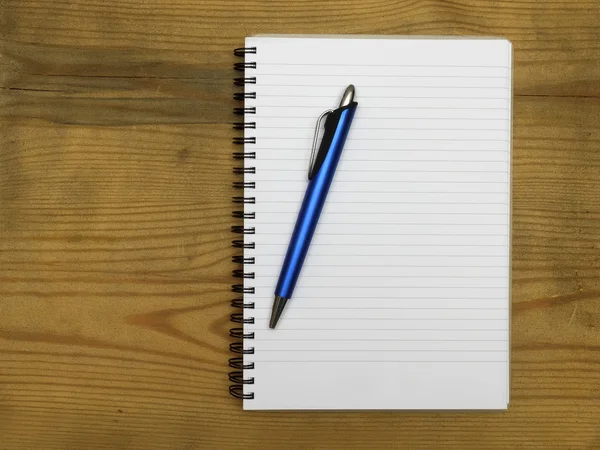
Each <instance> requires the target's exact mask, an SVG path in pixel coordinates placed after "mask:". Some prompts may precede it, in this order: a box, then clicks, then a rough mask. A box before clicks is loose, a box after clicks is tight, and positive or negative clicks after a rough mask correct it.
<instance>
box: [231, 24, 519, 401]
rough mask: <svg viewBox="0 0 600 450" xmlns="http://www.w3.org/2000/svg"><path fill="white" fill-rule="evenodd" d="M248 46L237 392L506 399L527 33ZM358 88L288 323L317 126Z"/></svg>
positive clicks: (238, 243) (309, 397) (279, 397)
mask: <svg viewBox="0 0 600 450" xmlns="http://www.w3.org/2000/svg"><path fill="white" fill-rule="evenodd" d="M235 53H236V55H237V56H239V57H243V58H244V59H243V60H240V62H238V63H236V66H235V68H236V69H237V70H239V71H243V72H244V73H240V74H239V77H238V78H236V80H235V84H236V85H238V86H243V88H240V92H238V93H236V94H235V98H236V99H237V100H240V101H243V103H241V104H240V105H239V107H237V108H236V109H235V113H236V114H238V115H239V118H240V121H239V123H237V124H236V128H238V129H243V130H244V131H243V136H242V132H240V134H239V135H238V136H237V137H236V138H235V139H234V142H235V143H237V144H242V145H243V147H240V150H239V151H236V153H235V154H234V157H235V158H236V159H238V160H239V162H240V163H242V162H243V165H242V164H240V166H239V167H236V168H235V169H234V171H235V172H236V173H238V174H240V175H243V181H242V180H240V181H239V182H236V183H235V187H237V188H240V189H243V191H238V194H237V195H236V196H235V197H234V203H235V205H234V206H238V207H237V208H234V209H235V211H234V217H238V218H240V219H243V225H242V224H241V222H240V224H239V225H236V226H235V227H233V231H234V232H235V233H240V236H239V237H238V238H236V239H235V240H234V241H233V245H234V247H236V248H239V249H240V255H239V256H237V257H236V258H235V260H236V261H238V262H239V263H241V264H243V266H242V267H241V268H239V269H237V270H235V271H234V276H235V277H237V278H239V279H240V280H239V281H238V283H237V284H235V285H234V286H233V290H234V292H237V293H239V295H238V296H237V298H236V299H235V300H234V301H233V306H234V308H238V309H237V311H234V314H233V315H232V320H233V321H234V322H237V323H238V325H235V328H233V329H232V330H231V334H232V336H233V337H234V338H238V340H237V341H236V342H233V343H232V344H231V350H232V351H233V352H234V353H236V355H233V358H232V359H231V360H230V366H231V367H233V368H234V369H235V371H233V372H232V373H231V374H230V379H231V380H232V382H233V383H234V384H233V385H232V386H231V388H230V392H231V393H232V395H234V396H236V397H240V398H243V399H244V400H243V407H244V409H252V410H253V409H267V410H268V409H417V410H425V409H436V410H438V409H453V410H459V409H497V410H502V409H506V408H507V407H508V403H509V354H510V352H509V349H510V342H509V336H510V335H509V324H510V321H509V318H510V200H511V197H510V192H511V91H512V87H511V66H512V47H511V44H510V42H508V41H507V40H504V39H488V38H483V39H477V38H434V37H428V38H426V37H423V38H414V37H378V36H365V37H357V36H354V37H352V36H256V37H250V38H247V39H246V44H245V47H244V48H240V49H238V50H236V52H235ZM349 84H353V85H354V86H355V88H356V97H355V100H356V101H357V102H358V108H357V111H356V116H355V119H354V122H353V124H352V128H351V130H350V134H349V136H348V140H347V142H346V146H345V148H344V152H343V154H342V157H341V161H340V163H339V166H338V170H337V172H336V175H335V178H334V181H333V184H332V187H331V190H330V192H329V196H328V198H327V203H326V205H325V208H324V210H323V213H322V215H321V219H320V222H319V225H318V227H317V231H316V234H315V237H314V239H313V242H312V245H311V248H310V251H309V253H308V256H307V258H306V261H305V263H304V267H303V270H302V273H301V276H300V279H299V282H298V285H297V287H296V291H295V293H294V297H293V298H292V300H290V302H288V306H287V307H286V310H285V312H284V314H283V316H282V318H281V321H280V323H279V325H278V327H277V328H276V329H275V330H271V329H269V327H268V320H269V315H270V311H271V307H272V303H273V293H274V288H275V285H276V282H277V277H278V274H279V271H280V268H281V264H282V261H283V258H284V255H285V252H286V248H287V245H288V242H289V238H290V235H291V233H292V230H293V227H294V223H295V220H296V215H297V213H298V209H299V207H300V204H301V201H302V198H303V195H304V191H305V189H306V185H307V170H308V165H309V157H310V150H311V145H312V138H313V133H314V130H315V123H316V120H317V118H318V117H319V115H320V114H321V113H322V112H323V111H325V110H327V109H329V108H335V107H336V106H337V104H338V103H339V100H340V95H341V94H342V92H343V90H344V88H345V87H346V86H347V85H349ZM242 89H243V91H242ZM242 119H243V120H242ZM242 149H243V150H242ZM242 192H243V193H242Z"/></svg>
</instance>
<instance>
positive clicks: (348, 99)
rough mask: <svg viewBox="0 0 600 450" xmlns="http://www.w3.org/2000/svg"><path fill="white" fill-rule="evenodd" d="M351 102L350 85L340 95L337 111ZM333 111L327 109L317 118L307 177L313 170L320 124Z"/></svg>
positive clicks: (351, 86) (352, 88)
mask: <svg viewBox="0 0 600 450" xmlns="http://www.w3.org/2000/svg"><path fill="white" fill-rule="evenodd" d="M353 101H354V86H353V85H352V84H351V85H349V86H348V87H347V88H346V90H345V91H344V94H343V95H342V100H341V101H340V105H339V106H338V109H339V108H343V107H344V106H348V105H349V104H350V103H352V102H353ZM334 111H335V110H334V109H328V110H327V111H325V112H324V113H323V114H321V115H320V116H319V118H318V119H317V126H316V127H315V137H314V138H313V144H312V150H311V152H310V160H309V163H308V176H309V177H310V174H311V172H312V170H313V166H314V165H315V159H316V158H317V140H318V139H319V129H320V127H321V122H322V121H323V119H324V118H325V117H327V116H328V115H329V114H331V113H332V112H334Z"/></svg>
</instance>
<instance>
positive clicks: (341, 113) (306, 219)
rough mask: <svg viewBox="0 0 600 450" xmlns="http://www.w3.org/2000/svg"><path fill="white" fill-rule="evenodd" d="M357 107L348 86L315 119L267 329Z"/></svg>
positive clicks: (293, 274) (298, 264) (287, 290)
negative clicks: (300, 196)
mask: <svg viewBox="0 0 600 450" xmlns="http://www.w3.org/2000/svg"><path fill="white" fill-rule="evenodd" d="M357 106H358V103H356V102H355V101H354V86H352V85H350V86H348V87H347V88H346V91H345V92H344V95H343V96H342V100H341V102H340V106H339V107H338V108H337V109H334V110H327V111H325V112H324V113H323V114H321V116H320V117H319V119H318V120H317V127H316V130H315V137H314V140H313V147H312V153H311V157H310V166H309V169H308V180H309V182H308V187H307V188H306V193H305V194H304V200H303V201H302V206H301V207H300V212H299V213H298V219H296V226H295V227H294V232H293V233H292V237H291V239H290V244H289V246H288V250H287V253H286V255H285V259H284V262H283V266H282V268H281V273H280V274H279V280H278V282H277V287H276V288H275V300H274V302H273V311H272V312H271V321H270V322H269V327H270V328H275V326H276V325H277V322H278V321H279V318H280V317H281V313H282V312H283V309H284V308H285V305H286V303H287V301H288V300H289V299H290V298H291V297H292V293H293V292H294V287H295V286H296V282H297V281H298V277H299V275H300V270H301V269H302V264H303V263H304V259H305V257H306V254H307V252H308V248H309V246H310V241H311V240H312V237H313V235H314V233H315V229H316V228H317V223H318V222H319V216H320V215H321V210H322V209H323V205H324V204H325V199H326V198H327V193H328V192H329V187H330V186H331V182H332V181H333V176H334V174H335V169H336V167H337V164H338V161H339V160H340V156H341V155H342V149H343V148H344V142H346V137H347V136H348V131H350V124H351V123H352V119H353V118H354V112H355V111H356V107H357ZM323 119H325V125H324V133H323V138H322V140H321V145H320V147H319V151H318V152H316V144H317V138H318V135H319V125H320V123H321V121H322V120H323Z"/></svg>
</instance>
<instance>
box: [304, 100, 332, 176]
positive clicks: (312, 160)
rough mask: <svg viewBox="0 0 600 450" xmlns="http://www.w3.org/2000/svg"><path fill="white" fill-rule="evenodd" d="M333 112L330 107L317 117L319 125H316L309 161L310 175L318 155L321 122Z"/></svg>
mask: <svg viewBox="0 0 600 450" xmlns="http://www.w3.org/2000/svg"><path fill="white" fill-rule="evenodd" d="M332 112H333V109H328V110H327V111H325V112H324V113H323V114H321V115H320V116H319V118H318V119H317V126H316V127H315V137H314V138H313V144H312V150H311V152H310V160H309V163H308V174H309V175H310V173H311V172H312V169H313V166H314V165H315V158H316V157H317V140H318V139H319V129H320V128H321V122H322V121H323V119H324V118H325V117H326V116H327V115H329V114H331V113H332Z"/></svg>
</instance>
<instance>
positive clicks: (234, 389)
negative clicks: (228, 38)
mask: <svg viewBox="0 0 600 450" xmlns="http://www.w3.org/2000/svg"><path fill="white" fill-rule="evenodd" d="M233 54H234V55H235V56H240V57H245V56H246V55H249V54H256V47H244V48H237V49H235V51H234V52H233ZM233 68H234V69H235V70H237V71H238V72H243V74H244V76H243V77H236V78H234V79H233V84H234V85H236V86H245V85H247V84H256V77H249V76H247V75H248V74H247V71H248V70H252V69H256V63H255V62H248V61H245V62H236V63H235V64H234V65H233ZM233 98H234V100H237V101H240V102H244V101H245V100H248V99H255V98H256V92H245V91H244V92H237V93H235V94H233ZM233 113H234V114H235V115H236V116H245V115H247V114H256V108H254V107H245V105H244V106H242V107H236V108H233ZM233 129H234V130H243V131H244V132H246V130H253V129H256V122H246V121H245V120H244V121H242V122H235V123H234V124H233ZM233 143H234V145H242V146H245V145H246V144H256V138H255V137H249V136H246V135H244V136H243V137H234V138H233ZM233 159H235V160H242V161H244V164H243V166H242V167H234V168H233V173H234V174H236V175H242V176H245V175H246V174H254V173H256V168H255V167H248V165H247V163H246V160H251V159H256V153H255V152H248V151H246V148H245V147H243V150H242V151H241V152H234V153H233ZM233 188H234V189H236V190H238V189H240V190H243V191H244V192H246V190H247V189H254V188H256V183H255V182H254V181H245V180H244V181H234V182H233ZM232 200H233V204H234V205H243V206H242V208H244V209H245V205H253V204H255V203H256V198H255V197H246V196H245V195H243V194H242V195H241V196H240V195H236V196H234V197H233V198H232ZM232 216H233V218H235V219H242V220H246V219H250V220H251V219H254V218H255V217H256V213H254V212H247V211H245V210H237V211H233V213H232ZM231 232H232V233H235V234H241V235H246V234H254V233H255V232H256V229H255V228H254V227H246V226H245V225H234V226H232V227H231ZM231 245H232V246H233V248H236V249H242V252H243V251H244V250H245V249H254V248H256V244H255V243H254V242H247V241H246V240H244V239H235V240H233V241H232V242H231ZM232 260H233V262H234V263H236V264H240V265H241V266H242V268H241V269H235V270H233V274H232V275H233V277H234V278H240V279H242V280H248V279H254V276H255V274H254V272H246V271H245V267H246V265H249V264H254V258H253V257H247V256H245V255H244V254H242V255H236V256H234V257H233V258H232ZM231 291H232V292H234V293H236V294H242V297H239V298H234V299H233V300H232V301H231V306H232V307H233V308H236V309H239V310H242V312H236V313H233V314H231V321H232V322H233V323H236V324H240V325H241V326H240V327H235V328H232V329H231V330H229V335H230V336H231V337H232V338H234V339H237V341H235V342H232V343H231V344H230V345H229V350H230V351H231V352H232V353H235V354H237V355H240V356H235V357H233V358H231V359H230V360H229V367H231V368H233V369H236V370H235V371H234V372H230V373H229V381H231V382H232V383H234V384H232V385H231V386H229V393H230V394H231V395H233V396H234V397H236V398H242V399H253V398H254V393H253V392H246V393H244V385H245V384H254V377H248V378H244V371H245V370H251V369H254V363H252V362H250V363H249V362H247V361H246V362H244V355H252V354H254V347H245V346H244V340H245V339H254V333H253V332H250V333H248V332H244V328H243V326H244V324H253V323H254V317H248V315H247V314H246V316H244V313H243V310H244V309H254V302H246V303H245V302H244V298H243V295H244V294H254V288H253V287H248V286H247V285H246V286H245V285H244V284H234V285H232V286H231Z"/></svg>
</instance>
